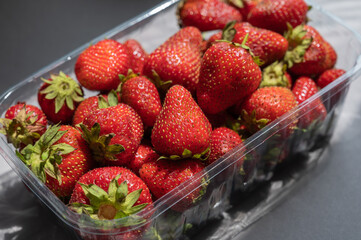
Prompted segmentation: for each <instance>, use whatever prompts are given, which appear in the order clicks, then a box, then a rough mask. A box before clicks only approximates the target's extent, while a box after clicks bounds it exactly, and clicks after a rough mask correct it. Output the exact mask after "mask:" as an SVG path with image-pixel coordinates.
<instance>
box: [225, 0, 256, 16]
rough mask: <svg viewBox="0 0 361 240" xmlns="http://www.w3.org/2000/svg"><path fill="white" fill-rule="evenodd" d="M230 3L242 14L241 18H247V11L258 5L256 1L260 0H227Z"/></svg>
mask: <svg viewBox="0 0 361 240" xmlns="http://www.w3.org/2000/svg"><path fill="white" fill-rule="evenodd" d="M229 1H230V3H231V4H232V5H234V6H236V7H237V9H238V11H239V12H240V13H241V15H242V19H244V20H247V18H248V14H249V12H250V11H251V10H252V9H253V8H254V7H256V6H257V5H258V3H259V2H260V1H261V0H241V1H237V0H229ZM238 2H241V5H240V4H237V3H238Z"/></svg>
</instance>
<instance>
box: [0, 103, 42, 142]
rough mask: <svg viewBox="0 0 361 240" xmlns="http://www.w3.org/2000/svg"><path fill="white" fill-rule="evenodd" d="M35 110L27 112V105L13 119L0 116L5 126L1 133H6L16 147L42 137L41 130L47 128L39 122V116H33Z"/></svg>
mask: <svg viewBox="0 0 361 240" xmlns="http://www.w3.org/2000/svg"><path fill="white" fill-rule="evenodd" d="M32 114H33V112H29V113H26V106H25V104H24V107H23V108H21V109H20V111H19V112H18V114H17V115H16V116H15V118H13V119H8V118H0V123H1V124H2V125H3V128H2V129H0V133H2V134H4V135H5V136H6V138H7V141H8V142H9V143H12V144H13V145H14V147H15V148H19V147H20V145H21V144H24V145H28V144H34V142H35V141H36V140H37V139H39V138H40V134H39V132H41V131H42V130H43V129H45V128H46V126H45V125H42V124H40V123H39V122H38V116H31V115H32Z"/></svg>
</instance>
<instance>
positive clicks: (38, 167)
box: [16, 125, 75, 184]
mask: <svg viewBox="0 0 361 240" xmlns="http://www.w3.org/2000/svg"><path fill="white" fill-rule="evenodd" d="M59 129H60V127H59V126H58V125H54V126H51V127H50V128H49V129H48V130H47V131H46V132H45V133H44V134H43V135H42V136H41V137H40V138H39V140H38V141H36V143H35V144H34V145H31V144H29V145H27V146H26V147H25V148H23V149H22V150H21V152H18V151H17V152H16V154H17V156H18V157H19V158H20V159H21V160H22V161H23V162H24V164H25V165H27V166H28V167H29V168H30V170H31V171H32V172H33V173H34V174H35V175H36V176H37V177H38V178H39V179H40V180H41V181H42V182H46V177H47V176H50V177H52V178H55V179H56V180H58V182H59V184H61V183H62V180H61V172H60V170H59V165H60V164H61V162H62V155H65V154H69V153H71V152H73V151H74V150H75V148H74V147H72V146H70V145H69V144H66V143H58V144H55V142H57V141H58V140H59V139H60V138H61V137H62V136H63V135H64V134H65V133H66V131H59Z"/></svg>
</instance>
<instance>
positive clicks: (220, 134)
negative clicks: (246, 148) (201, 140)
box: [207, 127, 243, 165]
mask: <svg viewBox="0 0 361 240" xmlns="http://www.w3.org/2000/svg"><path fill="white" fill-rule="evenodd" d="M241 143H242V139H241V137H240V136H239V135H238V133H236V132H235V131H233V130H231V129H229V128H225V127H220V128H216V129H214V130H213V131H212V134H211V138H210V148H211V153H210V155H209V157H208V159H207V164H211V163H213V162H215V161H216V160H217V159H219V158H220V157H222V156H223V155H224V154H226V153H227V152H229V151H230V150H232V149H233V148H234V147H236V146H238V145H239V144H241ZM242 162H243V159H241V161H240V162H239V163H238V164H239V165H242Z"/></svg>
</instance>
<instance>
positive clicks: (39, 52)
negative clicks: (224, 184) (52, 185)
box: [0, 0, 361, 240]
mask: <svg viewBox="0 0 361 240" xmlns="http://www.w3.org/2000/svg"><path fill="white" fill-rule="evenodd" d="M159 2H161V1H160V0H155V1H146V0H143V1H140V0H137V1H135V0H134V1H124V0H123V1H119V0H113V1H110V0H107V1H99V0H98V1H96V0H87V1H85V0H82V1H70V0H65V1H64V0H63V1H43V0H41V1H18V0H16V1H14V0H13V1H0V34H1V38H0V53H1V54H0V92H4V91H5V90H6V89H7V88H9V87H10V86H12V85H14V84H15V83H16V82H19V81H20V80H22V79H24V78H25V77H27V76H29V75H30V74H31V73H33V72H35V71H37V70H39V69H40V68H41V67H43V66H45V65H47V64H49V63H51V62H52V61H54V60H57V59H58V58H60V57H62V56H64V55H65V54H67V53H69V52H70V51H72V50H73V49H75V48H77V47H79V46H80V45H82V44H84V43H86V42H88V41H89V40H91V39H92V38H94V37H96V36H98V35H100V34H102V33H104V32H106V31H108V30H110V29H111V28H113V27H114V26H117V25H118V24H120V23H122V22H124V21H125V20H127V19H129V18H131V17H133V16H135V15H137V14H139V13H141V12H143V11H144V10H146V9H148V8H149V7H152V6H154V5H155V4H157V3H159ZM315 2H318V3H320V4H322V5H323V6H324V7H325V8H326V9H327V10H330V11H331V12H332V13H334V14H335V15H337V16H339V17H341V18H342V19H344V20H345V21H346V23H348V24H349V25H351V26H353V27H354V28H356V29H357V30H358V31H361V24H360V22H361V19H360V17H359V16H361V4H360V3H361V1H356V0H353V1H335V0H332V1H331V0H328V1H326V0H318V1H315ZM359 85H360V84H358V89H361V88H359V87H360V86H359ZM359 92H360V91H354V93H353V95H351V99H349V100H348V101H347V102H346V103H347V104H346V106H345V109H344V110H345V111H344V113H343V115H342V117H341V119H340V122H339V125H338V127H337V129H336V132H335V135H334V138H333V139H332V142H331V144H330V147H329V148H328V151H327V152H326V153H325V155H324V156H323V157H324V160H327V161H323V163H322V164H321V165H320V166H318V167H317V168H316V169H315V170H314V171H312V172H311V173H310V174H309V175H308V176H307V178H306V179H304V180H303V182H302V183H304V187H300V188H298V189H297V190H295V191H294V192H293V193H292V195H289V196H288V197H287V198H286V199H285V201H284V202H283V203H282V204H281V205H279V206H278V207H277V208H276V209H274V210H273V211H272V212H270V213H269V214H267V215H266V216H264V217H263V218H262V219H261V220H260V221H258V222H257V223H256V224H254V225H253V226H251V227H250V228H249V229H247V230H246V231H245V232H243V233H242V234H241V235H240V236H239V239H248V240H252V239H361V221H360V220H361V208H360V207H359V206H360V202H361V191H360V188H359V185H360V182H361V174H360V172H361V164H360V158H361V157H360V155H359V149H360V147H361V141H360V140H359V138H360V136H361V128H360V127H359V124H358V123H359V122H360V120H361V111H360V106H361V105H359V103H361V101H359V97H358V98H357V96H359ZM352 97H355V98H356V100H355V99H352ZM1 166H3V165H1V164H0V167H1ZM2 179H4V178H2ZM2 184H3V185H1V184H0V190H4V188H3V187H2V186H7V187H9V189H11V188H10V187H11V186H13V185H10V183H4V182H2ZM14 184H15V185H16V187H17V189H18V190H19V189H20V191H22V194H23V195H21V198H22V199H23V198H25V199H27V201H25V202H24V201H20V198H19V200H18V199H17V198H16V197H14V196H12V195H11V191H10V190H8V191H6V192H5V193H6V194H10V195H6V196H4V195H2V196H0V208H1V207H2V208H3V209H5V208H7V209H8V210H10V212H11V211H13V212H12V213H13V214H10V215H6V216H5V215H3V214H1V215H0V216H1V217H0V230H1V231H0V238H1V237H2V238H3V239H70V237H71V236H69V233H67V232H65V231H63V230H62V229H61V227H59V225H58V223H57V222H56V221H55V218H54V217H52V215H51V214H49V212H48V211H47V210H44V208H43V207H42V206H41V205H40V204H39V203H38V201H36V199H35V198H34V197H32V196H31V195H30V194H29V193H28V192H27V191H26V189H25V188H24V187H23V186H22V184H19V183H17V184H16V183H14ZM2 193H3V192H2ZM13 203H15V204H13ZM14 205H15V206H14ZM20 206H23V207H27V208H28V209H30V210H29V211H25V210H24V209H23V211H24V212H18V209H19V207H20ZM20 215H22V218H20V217H19V216H20ZM12 216H17V217H12ZM21 219H22V220H21ZM44 219H45V220H44ZM36 221H40V223H41V224H44V228H43V229H45V230H41V229H40V228H39V225H36V224H35V225H33V223H34V222H36ZM29 226H34V227H30V228H29ZM5 233H6V234H5ZM25 233H26V234H25Z"/></svg>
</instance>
